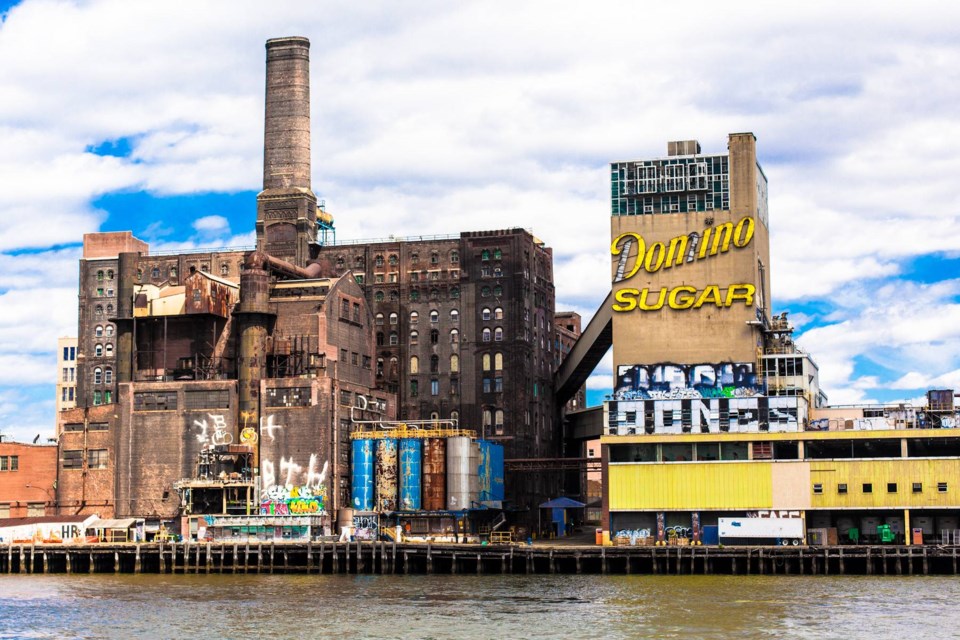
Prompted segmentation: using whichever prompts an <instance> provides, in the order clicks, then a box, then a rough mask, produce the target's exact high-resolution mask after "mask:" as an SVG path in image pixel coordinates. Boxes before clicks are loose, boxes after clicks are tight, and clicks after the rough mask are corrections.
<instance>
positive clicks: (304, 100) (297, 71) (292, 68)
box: [257, 37, 317, 267]
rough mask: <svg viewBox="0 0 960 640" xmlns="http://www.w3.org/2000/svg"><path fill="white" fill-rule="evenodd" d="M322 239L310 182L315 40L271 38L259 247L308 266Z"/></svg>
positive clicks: (268, 50)
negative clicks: (312, 77)
mask: <svg viewBox="0 0 960 640" xmlns="http://www.w3.org/2000/svg"><path fill="white" fill-rule="evenodd" d="M316 240H317V197H316V196H315V195H314V194H313V191H312V190H311V187H310V41H309V40H307V39H306V38H301V37H289V38H273V39H271V40H267V91H266V113H265V119H264V133H263V191H262V192H261V193H260V195H259V196H258V197H257V248H258V249H260V250H261V251H264V252H266V253H267V254H269V255H271V256H273V257H275V258H280V259H282V260H286V261H288V262H291V263H293V264H295V265H297V266H300V267H303V266H305V265H306V264H307V262H308V261H309V260H310V258H311V252H312V251H313V249H314V248H315V243H316Z"/></svg>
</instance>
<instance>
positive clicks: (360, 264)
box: [353, 256, 364, 269]
mask: <svg viewBox="0 0 960 640" xmlns="http://www.w3.org/2000/svg"><path fill="white" fill-rule="evenodd" d="M363 263H364V259H363V256H357V257H356V258H354V260H353V264H354V265H356V267H357V268H358V269H362V268H363Z"/></svg>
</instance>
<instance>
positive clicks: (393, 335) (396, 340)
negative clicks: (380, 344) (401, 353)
mask: <svg viewBox="0 0 960 640" xmlns="http://www.w3.org/2000/svg"><path fill="white" fill-rule="evenodd" d="M390 344H391V345H395V344H400V336H398V335H397V332H396V331H391V332H390Z"/></svg>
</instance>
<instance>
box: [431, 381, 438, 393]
mask: <svg viewBox="0 0 960 640" xmlns="http://www.w3.org/2000/svg"><path fill="white" fill-rule="evenodd" d="M430 395H432V396H438V395H440V381H439V380H431V381H430Z"/></svg>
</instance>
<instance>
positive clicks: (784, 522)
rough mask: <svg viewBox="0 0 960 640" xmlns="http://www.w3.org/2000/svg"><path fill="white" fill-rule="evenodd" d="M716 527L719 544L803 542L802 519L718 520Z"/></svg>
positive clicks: (783, 543)
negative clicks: (746, 541)
mask: <svg viewBox="0 0 960 640" xmlns="http://www.w3.org/2000/svg"><path fill="white" fill-rule="evenodd" d="M717 525H718V526H717V529H718V530H717V533H718V534H719V536H720V542H734V543H736V542H739V541H742V540H747V539H749V540H758V541H759V540H769V541H771V542H772V543H773V544H782V545H786V544H793V545H798V544H800V543H801V542H803V519H802V518H719V519H718V522H717Z"/></svg>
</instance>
